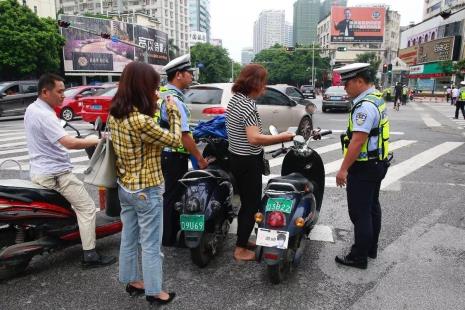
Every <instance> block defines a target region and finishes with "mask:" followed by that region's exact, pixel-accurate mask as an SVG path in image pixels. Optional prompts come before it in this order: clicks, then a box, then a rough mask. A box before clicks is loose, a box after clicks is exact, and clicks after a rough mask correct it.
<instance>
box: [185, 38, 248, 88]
mask: <svg viewBox="0 0 465 310" xmlns="http://www.w3.org/2000/svg"><path fill="white" fill-rule="evenodd" d="M191 62H192V65H193V66H198V65H199V64H203V66H201V67H199V70H200V74H199V82H200V83H222V82H229V81H230V79H231V59H230V58H229V55H228V51H227V50H226V49H224V48H223V47H220V46H214V45H211V44H209V43H198V44H196V45H194V46H192V47H191ZM233 67H234V73H235V75H234V76H235V77H237V74H238V73H239V71H240V65H239V64H234V65H233Z"/></svg>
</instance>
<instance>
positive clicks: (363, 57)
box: [355, 52, 381, 82]
mask: <svg viewBox="0 0 465 310" xmlns="http://www.w3.org/2000/svg"><path fill="white" fill-rule="evenodd" d="M355 62H364V63H369V64H370V76H371V80H372V81H373V82H376V73H377V72H378V68H379V65H380V64H381V59H380V58H379V57H378V56H377V55H376V53H374V52H368V53H363V54H358V55H357V57H355Z"/></svg>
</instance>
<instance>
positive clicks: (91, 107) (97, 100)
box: [79, 87, 118, 124]
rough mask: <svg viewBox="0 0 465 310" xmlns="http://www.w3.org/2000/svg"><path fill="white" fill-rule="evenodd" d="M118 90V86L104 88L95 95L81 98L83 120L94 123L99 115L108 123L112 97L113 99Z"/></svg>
mask: <svg viewBox="0 0 465 310" xmlns="http://www.w3.org/2000/svg"><path fill="white" fill-rule="evenodd" d="M117 90H118V87H111V88H107V89H105V90H102V91H101V93H98V94H96V95H95V96H89V97H84V98H81V99H79V104H80V105H81V106H82V110H81V117H82V120H83V121H85V122H89V123H92V124H93V123H94V122H95V120H96V119H97V117H99V116H100V118H101V119H102V121H103V123H106V122H107V118H108V112H109V111H110V105H111V99H113V97H114V96H115V94H116V91H117Z"/></svg>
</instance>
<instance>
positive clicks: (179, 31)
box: [56, 0, 189, 55]
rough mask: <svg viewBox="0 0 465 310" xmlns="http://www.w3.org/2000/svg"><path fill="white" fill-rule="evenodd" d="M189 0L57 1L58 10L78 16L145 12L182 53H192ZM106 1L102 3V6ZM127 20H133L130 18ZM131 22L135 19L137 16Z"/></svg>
mask: <svg viewBox="0 0 465 310" xmlns="http://www.w3.org/2000/svg"><path fill="white" fill-rule="evenodd" d="M187 1H188V0H163V1H160V0H152V1H132V0H116V1H111V0H85V1H75V0H56V3H57V9H63V13H64V14H68V15H78V14H84V13H94V14H95V13H99V14H105V15H107V14H108V15H113V16H118V15H120V14H126V15H127V14H128V13H136V12H137V13H143V14H146V15H148V16H150V17H151V18H153V19H154V20H156V21H157V23H156V24H157V25H158V26H157V29H158V30H161V31H163V32H166V33H167V34H168V38H169V39H173V43H174V45H176V46H177V47H179V53H180V54H181V55H182V54H186V53H188V52H189V12H188V3H187ZM102 4H103V6H101V5H102ZM128 22H131V19H130V18H128ZM132 22H136V18H134V19H133V21H132Z"/></svg>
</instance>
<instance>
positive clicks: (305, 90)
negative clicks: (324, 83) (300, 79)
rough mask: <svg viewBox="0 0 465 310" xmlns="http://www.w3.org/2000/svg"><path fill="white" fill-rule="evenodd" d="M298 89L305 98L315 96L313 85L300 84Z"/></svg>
mask: <svg viewBox="0 0 465 310" xmlns="http://www.w3.org/2000/svg"><path fill="white" fill-rule="evenodd" d="M300 91H301V92H302V94H303V95H304V97H305V98H310V97H311V98H313V99H315V98H316V94H315V87H313V85H302V86H300Z"/></svg>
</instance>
